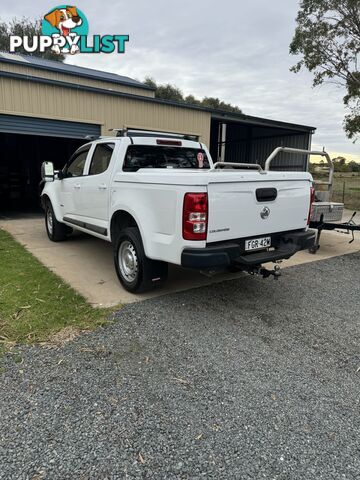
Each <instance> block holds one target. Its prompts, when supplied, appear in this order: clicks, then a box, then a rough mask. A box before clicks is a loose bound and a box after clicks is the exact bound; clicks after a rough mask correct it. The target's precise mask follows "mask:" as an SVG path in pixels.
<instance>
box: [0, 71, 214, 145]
mask: <svg viewBox="0 0 360 480" xmlns="http://www.w3.org/2000/svg"><path fill="white" fill-rule="evenodd" d="M0 113H5V114H14V115H29V116H34V117H39V118H49V119H55V120H56V119H58V120H68V121H75V122H79V121H83V122H86V123H95V124H98V125H101V127H102V128H101V130H102V134H103V135H109V131H108V130H109V129H110V128H122V127H123V126H124V125H130V126H138V127H145V128H151V129H154V130H155V129H156V128H158V129H161V130H170V131H174V132H175V131H176V132H181V133H193V134H199V135H201V139H202V141H203V142H204V143H206V144H209V134H210V121H211V114H210V113H209V112H204V111H200V110H191V109H188V108H182V107H177V106H172V105H164V104H160V103H155V102H154V103H152V102H147V101H145V100H144V101H142V100H135V99H130V98H124V97H117V96H113V95H106V94H102V93H91V92H85V91H83V90H81V89H70V88H66V87H62V86H57V85H56V86H55V85H46V84H41V83H34V82H29V81H27V80H26V79H24V80H19V79H9V78H0Z"/></svg>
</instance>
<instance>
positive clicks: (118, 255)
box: [41, 129, 315, 292]
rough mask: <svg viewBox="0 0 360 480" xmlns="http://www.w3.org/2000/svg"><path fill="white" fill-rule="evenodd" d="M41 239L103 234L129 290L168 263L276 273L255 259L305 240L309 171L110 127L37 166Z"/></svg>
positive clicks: (286, 254) (163, 272) (273, 257)
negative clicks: (230, 158) (218, 155)
mask: <svg viewBox="0 0 360 480" xmlns="http://www.w3.org/2000/svg"><path fill="white" fill-rule="evenodd" d="M42 176H43V180H44V188H43V191H42V193H41V200H42V205H43V207H44V209H45V225H46V230H47V234H48V236H49V238H50V240H52V241H54V242H58V241H61V240H64V239H65V238H66V237H67V235H68V234H69V233H71V231H72V229H75V230H80V231H82V232H86V233H89V234H91V235H94V236H96V237H99V238H102V239H104V240H107V241H108V242H111V243H112V244H113V246H114V263H115V268H116V273H117V275H118V277H119V280H120V282H121V283H122V285H123V286H124V288H126V290H128V291H130V292H141V291H145V290H147V289H149V288H151V287H152V286H154V285H157V284H161V283H163V282H164V281H165V280H166V278H167V267H168V263H173V264H176V265H181V266H183V267H186V268H189V269H196V270H200V271H203V272H205V273H215V272H219V271H236V270H244V271H247V272H250V273H260V274H262V275H263V276H264V277H267V276H269V275H274V277H275V278H276V277H277V276H278V275H279V267H278V265H275V267H274V269H273V270H267V269H265V268H263V267H262V264H263V263H265V262H274V263H276V262H278V261H279V260H282V259H286V258H290V257H291V256H292V255H293V254H294V253H296V252H297V251H299V250H303V249H308V248H311V247H312V246H313V245H314V242H315V233H314V232H313V231H312V230H309V229H308V224H309V211H310V205H311V202H312V192H313V188H312V177H311V175H310V174H309V173H307V172H284V171H270V170H269V168H268V169H267V170H263V169H262V168H261V167H260V166H259V165H256V164H241V163H231V164H229V163H216V164H213V162H212V159H211V156H210V154H209V151H208V150H207V148H206V146H205V145H204V144H202V143H200V142H199V140H198V138H197V137H189V136H186V135H176V134H165V133H157V132H144V131H135V130H126V129H124V130H119V131H118V132H117V135H116V136H115V137H100V138H98V139H96V140H93V141H91V142H89V143H87V144H86V145H83V146H81V147H80V148H78V150H77V151H76V152H75V153H74V154H73V155H72V157H71V158H70V160H69V161H68V162H67V163H66V165H65V166H64V168H63V169H62V170H60V171H57V172H56V171H54V167H53V165H52V163H51V162H45V163H44V164H43V167H42Z"/></svg>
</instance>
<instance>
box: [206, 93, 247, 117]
mask: <svg viewBox="0 0 360 480" xmlns="http://www.w3.org/2000/svg"><path fill="white" fill-rule="evenodd" d="M202 105H203V106H204V107H209V108H214V109H215V110H226V111H228V112H234V113H241V110H240V108H239V107H236V106H233V105H231V104H230V103H225V102H223V101H222V100H220V99H219V98H214V97H205V98H204V99H203V101H202Z"/></svg>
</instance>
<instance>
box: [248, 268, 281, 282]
mask: <svg viewBox="0 0 360 480" xmlns="http://www.w3.org/2000/svg"><path fill="white" fill-rule="evenodd" d="M250 274H252V275H261V276H262V277H263V278H268V277H270V276H271V275H272V276H273V277H274V279H275V280H278V279H279V277H281V271H280V265H274V268H273V269H272V270H269V269H267V268H265V267H259V268H255V269H253V270H252V271H250Z"/></svg>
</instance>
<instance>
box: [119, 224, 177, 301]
mask: <svg viewBox="0 0 360 480" xmlns="http://www.w3.org/2000/svg"><path fill="white" fill-rule="evenodd" d="M114 263H115V269H116V273H117V276H118V278H119V280H120V282H121V284H122V285H123V287H124V288H125V289H126V290H127V291H129V292H132V293H135V292H136V293H140V292H145V291H146V290H150V289H152V288H154V287H155V286H158V285H160V284H162V283H164V282H165V280H166V279H167V271H168V266H167V263H165V262H160V261H156V260H151V259H150V258H147V256H146V255H145V251H144V247H143V243H142V240H141V235H140V232H139V229H138V228H137V227H128V228H125V229H124V230H122V231H121V232H120V234H119V236H118V238H117V240H116V242H115V248H114Z"/></svg>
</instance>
